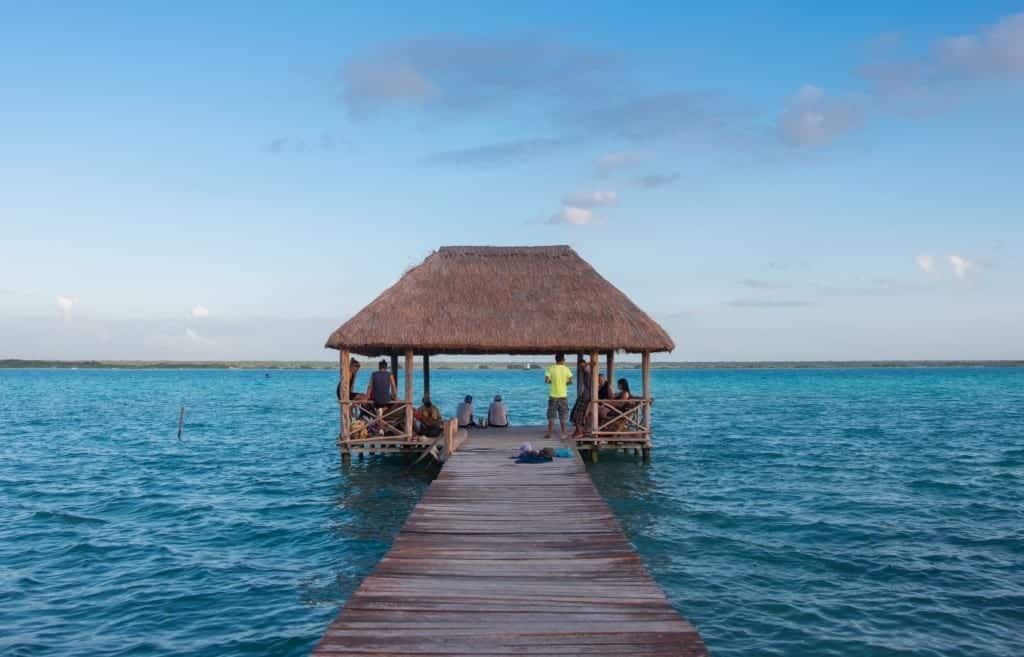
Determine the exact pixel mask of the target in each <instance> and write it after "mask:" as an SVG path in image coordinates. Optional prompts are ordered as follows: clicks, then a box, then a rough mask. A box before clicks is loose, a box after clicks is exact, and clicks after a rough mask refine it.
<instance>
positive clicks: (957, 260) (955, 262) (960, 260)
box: [949, 255, 974, 278]
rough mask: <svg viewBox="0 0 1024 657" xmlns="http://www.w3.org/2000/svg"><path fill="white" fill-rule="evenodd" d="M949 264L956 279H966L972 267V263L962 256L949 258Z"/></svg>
mask: <svg viewBox="0 0 1024 657" xmlns="http://www.w3.org/2000/svg"><path fill="white" fill-rule="evenodd" d="M949 264H950V265H952V266H953V274H954V275H955V276H956V277H957V278H966V277H967V272H968V271H969V270H970V269H971V268H973V267H974V263H973V262H971V261H970V260H968V259H967V258H965V257H963V256H958V255H951V256H949Z"/></svg>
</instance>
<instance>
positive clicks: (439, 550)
mask: <svg viewBox="0 0 1024 657" xmlns="http://www.w3.org/2000/svg"><path fill="white" fill-rule="evenodd" d="M540 435H541V434H540V433H539V432H538V431H537V430H530V429H508V430H494V429H490V430H479V431H474V432H472V433H471V434H470V437H469V440H467V441H466V443H465V444H464V445H463V446H462V449H461V450H460V451H458V452H457V453H456V454H455V455H454V456H452V458H451V459H449V461H448V462H447V463H446V464H445V465H444V468H443V470H442V471H441V474H440V475H439V476H438V478H437V480H435V481H434V482H433V483H432V484H431V485H430V487H429V488H428V490H427V492H426V494H425V495H424V496H423V499H422V500H421V501H420V503H419V504H418V505H417V506H416V508H415V509H414V510H413V512H412V514H411V515H410V516H409V519H408V520H407V521H406V523H405V525H404V526H403V527H402V531H401V533H400V534H399V536H398V538H397V539H396V540H395V543H394V545H393V546H392V547H391V550H390V551H389V552H388V553H387V554H386V555H385V556H384V558H383V559H382V560H381V561H380V563H379V564H378V565H377V567H376V569H375V570H374V571H373V573H372V574H370V575H369V576H368V577H367V578H366V579H365V580H364V581H363V583H362V585H361V586H360V587H359V588H358V589H357V590H356V592H355V593H354V594H353V595H352V597H351V599H350V600H349V601H348V602H347V603H346V604H345V606H344V608H343V609H342V611H341V613H340V614H339V615H338V617H337V618H336V619H335V620H334V622H333V623H331V625H330V627H329V628H328V629H327V632H326V633H325V634H324V636H323V638H322V639H321V640H320V643H319V644H318V645H317V647H316V649H315V650H314V652H313V654H314V655H318V656H323V657H327V656H332V657H334V656H345V657H348V656H351V657H355V656H359V657H370V656H373V657H381V656H383V655H389V656H392V657H404V656H414V655H415V656H419V657H424V656H428V655H429V656H432V657H439V656H442V655H460V656H461V655H493V656H499V655H533V656H544V655H552V656H553V655H636V656H644V655H648V656H651V657H655V656H656V657H669V656H679V655H688V656H700V655H707V650H706V648H705V647H704V643H703V641H702V640H701V638H700V635H699V634H698V633H697V631H696V630H695V629H694V628H693V626H692V625H690V624H689V623H688V622H687V621H686V620H684V619H683V618H682V617H680V616H679V615H678V614H677V613H676V612H675V610H673V609H672V607H671V606H670V605H669V603H668V600H667V599H666V598H665V594H664V593H663V592H662V591H661V589H660V588H658V586H657V584H655V583H654V581H653V580H652V579H651V577H650V575H648V574H647V571H646V569H645V568H644V566H643V564H642V563H641V561H640V558H639V557H638V556H637V554H636V552H635V551H634V550H633V548H632V546H631V545H630V544H629V542H628V541H627V540H626V537H625V535H624V534H623V533H622V529H621V528H620V527H619V524H618V522H617V521H616V520H615V517H614V516H613V515H612V513H611V510H610V509H609V508H608V505H607V504H605V503H604V501H603V500H602V499H601V497H600V496H599V495H598V494H597V491H596V490H595V489H594V485H593V483H592V482H591V481H590V477H589V476H588V475H587V472H586V470H585V469H584V467H583V465H582V463H581V462H580V461H579V459H576V458H573V459H555V460H554V461H553V462H551V463H542V464H523V465H517V464H515V463H514V461H513V459H511V458H510V456H512V455H513V454H514V453H515V448H516V447H517V446H518V445H519V443H520V442H522V441H524V440H530V441H531V442H533V443H534V445H538V444H544V441H543V440H542V439H540V438H539V436H540ZM547 444H553V443H547Z"/></svg>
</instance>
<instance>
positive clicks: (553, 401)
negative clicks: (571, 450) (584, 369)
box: [544, 354, 572, 438]
mask: <svg viewBox="0 0 1024 657" xmlns="http://www.w3.org/2000/svg"><path fill="white" fill-rule="evenodd" d="M544 383H547V384H548V432H547V435H545V436H544V437H545V438H550V437H551V432H552V431H554V430H555V417H556V416H557V417H558V423H559V426H560V427H561V429H562V435H563V436H565V421H566V420H567V419H568V418H569V384H570V383H572V370H570V369H569V368H568V367H566V366H565V354H555V364H554V365H552V366H551V367H549V368H548V369H547V370H545V372H544Z"/></svg>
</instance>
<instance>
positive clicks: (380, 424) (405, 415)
mask: <svg viewBox="0 0 1024 657" xmlns="http://www.w3.org/2000/svg"><path fill="white" fill-rule="evenodd" d="M338 403H339V404H340V405H341V416H342V428H341V434H340V435H339V436H338V442H339V443H341V444H343V445H345V444H348V445H351V444H358V443H372V442H382V441H388V442H393V441H396V440H401V441H406V440H411V439H412V438H413V437H414V433H415V432H414V430H413V413H414V411H415V408H414V407H413V405H412V403H411V402H409V401H406V400H404V399H398V400H395V401H394V402H392V403H390V404H388V406H387V407H386V408H376V407H375V405H374V403H373V402H372V401H367V400H355V399H354V400H342V401H340V402H338ZM359 421H361V422H362V423H363V424H361V425H359V426H360V427H361V428H362V430H359V431H357V430H355V428H354V426H355V425H356V422H359ZM363 430H365V432H366V435H365V436H364V435H361V434H362V433H363Z"/></svg>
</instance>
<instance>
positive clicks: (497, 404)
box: [487, 395, 508, 429]
mask: <svg viewBox="0 0 1024 657" xmlns="http://www.w3.org/2000/svg"><path fill="white" fill-rule="evenodd" d="M487 426H489V427H498V428H499V429H501V428H504V427H507V426H508V407H507V406H505V402H503V401H502V400H501V395H494V401H492V402H491V405H490V407H489V408H488V409H487Z"/></svg>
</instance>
